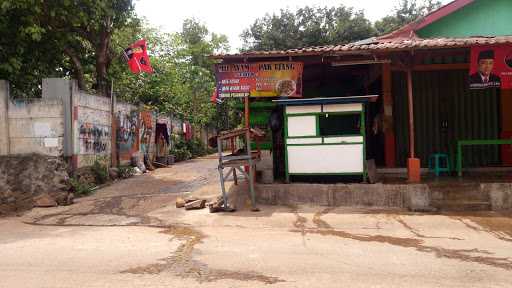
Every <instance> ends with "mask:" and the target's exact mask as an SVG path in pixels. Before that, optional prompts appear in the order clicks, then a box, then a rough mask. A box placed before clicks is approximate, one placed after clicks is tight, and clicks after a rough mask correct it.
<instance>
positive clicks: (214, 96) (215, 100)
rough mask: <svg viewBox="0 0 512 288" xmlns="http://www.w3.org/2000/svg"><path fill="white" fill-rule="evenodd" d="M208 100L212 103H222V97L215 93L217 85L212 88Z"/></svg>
mask: <svg viewBox="0 0 512 288" xmlns="http://www.w3.org/2000/svg"><path fill="white" fill-rule="evenodd" d="M210 102H212V103H214V104H222V102H223V101H222V99H220V98H219V95H218V93H217V87H215V88H214V90H213V93H212V96H210Z"/></svg>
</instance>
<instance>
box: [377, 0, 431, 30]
mask: <svg viewBox="0 0 512 288" xmlns="http://www.w3.org/2000/svg"><path fill="white" fill-rule="evenodd" d="M440 6H441V2H439V1H435V0H423V1H418V0H400V3H399V5H398V6H397V7H396V8H395V11H394V12H393V14H391V15H388V16H386V17H384V18H382V19H381V20H379V21H377V22H375V29H376V30H377V32H378V34H379V35H383V34H387V33H390V32H392V31H394V30H396V29H398V28H400V27H402V26H404V25H406V24H408V23H411V22H413V21H414V20H416V19H418V18H420V17H422V16H425V15H426V14H428V13H430V12H432V11H434V10H436V9H437V8H439V7H440Z"/></svg>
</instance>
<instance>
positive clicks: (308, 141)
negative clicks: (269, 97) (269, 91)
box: [274, 95, 378, 182]
mask: <svg viewBox="0 0 512 288" xmlns="http://www.w3.org/2000/svg"><path fill="white" fill-rule="evenodd" d="M377 97H378V96H375V95H372V96H354V97H331V98H311V99H286V100H274V101H275V102H276V103H278V104H280V105H285V109H284V119H285V120H284V121H285V136H284V137H285V161H286V180H287V182H289V181H290V176H294V175H300V176H304V175H356V176H357V175H360V176H362V179H363V181H365V180H366V176H367V167H366V161H365V160H366V159H365V158H366V156H365V154H366V137H365V103H367V102H369V101H371V100H375V98H377Z"/></svg>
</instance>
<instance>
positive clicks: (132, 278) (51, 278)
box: [0, 158, 512, 288]
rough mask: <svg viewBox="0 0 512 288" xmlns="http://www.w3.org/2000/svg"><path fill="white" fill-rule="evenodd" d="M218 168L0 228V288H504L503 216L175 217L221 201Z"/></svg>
mask: <svg viewBox="0 0 512 288" xmlns="http://www.w3.org/2000/svg"><path fill="white" fill-rule="evenodd" d="M216 166H217V161H216V160H215V158H205V159H198V160H194V161H189V162H185V163H179V164H177V165H175V166H173V167H171V168H167V169H159V170H157V171H155V172H153V173H151V174H146V175H143V176H138V177H134V178H131V179H128V180H124V181H120V182H117V183H115V184H113V185H111V186H109V187H106V188H104V189H101V190H99V191H97V192H96V193H95V194H94V195H92V196H89V197H85V198H82V199H79V200H78V201H77V203H76V204H74V205H72V206H68V207H56V208H49V209H34V210H33V211H31V212H30V213H27V214H26V215H24V216H23V217H21V218H11V219H0V279H1V281H0V288H3V287H27V288H33V287H52V288H54V287H66V288H67V287H123V288H126V287H262V286H272V287H312V288H315V287H510V279H511V278H510V275H512V217H511V216H512V215H510V214H506V213H477V214H471V215H468V214H453V215H426V214H414V213H407V212H404V211H391V210H386V211H382V210H368V209H347V208H328V209H326V208H325V207H309V206H299V207H276V206H274V207H270V206H260V208H261V209H262V211H261V212H258V213H253V212H250V211H248V210H247V211H246V210H244V209H241V210H239V211H237V212H236V213H226V214H222V213H220V214H210V213H208V211H207V209H203V210H195V211H184V210H183V209H177V208H175V199H176V197H177V196H178V195H193V196H201V197H216V196H218V194H219V186H218V179H217V177H218V175H217V170H216ZM27 275H28V276H27Z"/></svg>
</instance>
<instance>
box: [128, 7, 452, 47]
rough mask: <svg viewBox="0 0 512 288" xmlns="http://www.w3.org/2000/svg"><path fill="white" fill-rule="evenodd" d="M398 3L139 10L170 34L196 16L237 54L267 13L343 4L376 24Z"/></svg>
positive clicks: (153, 23)
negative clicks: (246, 35)
mask: <svg viewBox="0 0 512 288" xmlns="http://www.w3.org/2000/svg"><path fill="white" fill-rule="evenodd" d="M441 2H442V3H443V4H446V3H448V2H450V0H442V1H441ZM397 3H398V0H250V1H241V0H216V1H215V0H177V1H176V0H138V1H137V2H136V10H137V13H138V14H139V15H140V16H144V17H146V18H147V19H148V20H149V22H150V23H151V24H152V25H155V26H160V27H161V28H162V29H163V30H164V31H167V32H177V31H180V30H181V25H182V23H183V20H184V19H187V18H191V17H194V18H196V19H198V20H200V21H201V22H202V23H204V24H206V26H207V27H208V29H210V31H212V32H215V33H219V34H225V35H227V36H228V38H229V42H230V45H231V50H232V51H236V50H237V49H238V48H240V47H241V46H242V41H241V39H240V37H239V36H240V34H241V33H242V31H243V30H244V29H245V28H248V27H249V26H250V25H251V24H252V23H253V22H254V20H256V19H257V18H260V17H263V16H264V15H265V13H270V14H272V13H274V12H276V13H277V12H279V10H280V9H281V8H287V7H288V8H291V9H295V8H297V7H302V6H306V5H309V6H313V5H317V6H337V5H339V4H343V5H345V6H349V7H354V8H355V9H357V10H364V12H365V15H366V17H367V18H368V19H370V20H371V21H375V20H378V19H380V18H382V17H384V16H386V15H387V14H389V13H390V12H391V11H392V10H393V8H394V7H395V6H396V4H397Z"/></svg>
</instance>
